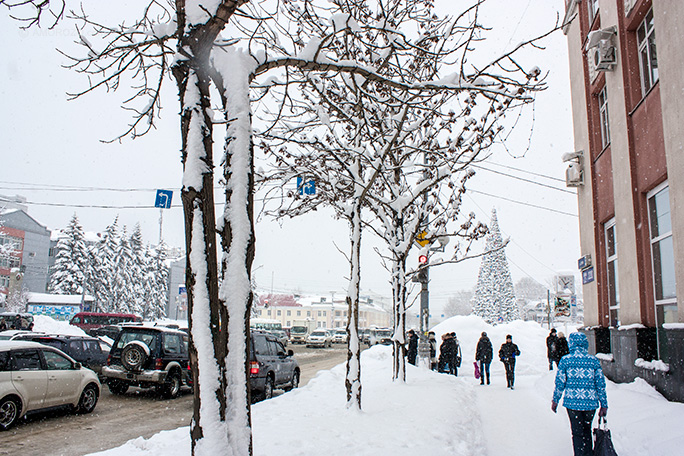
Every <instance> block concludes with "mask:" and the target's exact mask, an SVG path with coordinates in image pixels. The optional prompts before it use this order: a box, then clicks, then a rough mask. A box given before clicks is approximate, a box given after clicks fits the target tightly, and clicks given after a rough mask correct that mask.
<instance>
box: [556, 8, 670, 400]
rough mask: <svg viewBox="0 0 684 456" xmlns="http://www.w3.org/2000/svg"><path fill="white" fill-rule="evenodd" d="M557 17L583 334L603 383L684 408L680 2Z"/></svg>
mask: <svg viewBox="0 0 684 456" xmlns="http://www.w3.org/2000/svg"><path fill="white" fill-rule="evenodd" d="M565 7H566V15H565V26H564V27H563V31H564V33H565V34H566V36H567V40H568V49H569V59H570V79H571V93H572V108H573V123H574V140H575V152H574V153H571V154H565V155H564V157H563V160H564V161H566V162H567V163H568V170H567V173H566V180H567V184H568V185H569V186H573V187H577V190H578V205H579V221H580V222H579V224H580V247H581V250H582V251H581V259H580V261H579V262H578V267H580V269H581V270H582V278H583V292H584V324H585V329H584V331H585V332H586V334H587V336H588V337H589V339H590V342H591V349H592V350H594V351H595V352H596V353H602V355H599V358H600V359H601V360H602V365H603V369H604V372H605V373H606V375H607V376H608V377H609V378H611V379H613V380H615V381H620V382H628V381H632V380H633V379H634V378H635V377H642V378H644V379H646V380H647V381H648V382H649V383H651V384H653V385H655V386H656V387H657V388H658V389H659V390H660V391H661V392H662V393H663V394H664V395H665V396H666V397H668V398H670V399H675V400H679V401H682V400H684V366H683V364H684V324H683V322H684V309H679V299H678V297H680V296H684V276H683V274H684V263H683V262H682V259H684V179H682V177H681V176H682V172H684V153H683V152H684V122H683V120H682V119H684V105H683V104H682V99H683V96H684V46H682V45H681V44H682V34H681V27H680V24H682V21H684V2H682V1H681V0H565ZM654 360H661V361H663V362H664V363H665V364H664V365H663V364H662V363H654V362H652V361H654Z"/></svg>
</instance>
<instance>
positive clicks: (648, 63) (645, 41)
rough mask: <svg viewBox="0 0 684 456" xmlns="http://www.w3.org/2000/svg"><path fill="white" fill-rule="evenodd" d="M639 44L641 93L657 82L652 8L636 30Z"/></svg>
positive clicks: (656, 58) (644, 92)
mask: <svg viewBox="0 0 684 456" xmlns="http://www.w3.org/2000/svg"><path fill="white" fill-rule="evenodd" d="M637 42H638V43H639V65H640V68H641V89H642V93H643V94H644V95H646V92H648V91H649V90H651V87H653V86H654V85H655V83H656V82H657V81H658V57H657V54H656V42H655V30H654V28H653V8H651V10H650V11H649V12H648V13H647V14H646V17H645V18H644V20H643V21H642V22H641V24H640V25H639V28H638V29H637Z"/></svg>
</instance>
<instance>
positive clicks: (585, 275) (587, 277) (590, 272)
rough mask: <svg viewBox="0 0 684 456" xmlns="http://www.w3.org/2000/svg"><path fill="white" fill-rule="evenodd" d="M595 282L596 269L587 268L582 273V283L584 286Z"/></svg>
mask: <svg viewBox="0 0 684 456" xmlns="http://www.w3.org/2000/svg"><path fill="white" fill-rule="evenodd" d="M593 281H594V268H593V267H591V268H587V269H585V270H584V271H582V283H583V284H585V285H586V284H588V283H589V282H593Z"/></svg>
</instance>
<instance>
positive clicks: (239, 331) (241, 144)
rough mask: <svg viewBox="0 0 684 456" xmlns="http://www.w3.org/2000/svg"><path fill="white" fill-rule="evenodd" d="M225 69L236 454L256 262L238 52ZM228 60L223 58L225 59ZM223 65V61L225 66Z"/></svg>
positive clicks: (219, 82)
mask: <svg viewBox="0 0 684 456" xmlns="http://www.w3.org/2000/svg"><path fill="white" fill-rule="evenodd" d="M226 55H230V56H231V57H232V58H229V59H227V62H228V64H227V66H228V67H229V68H230V70H231V71H229V72H228V74H224V73H225V72H226V71H227V70H226V69H225V68H222V69H219V72H217V73H216V74H214V75H213V77H214V81H215V82H216V86H217V87H218V90H219V93H220V94H221V100H222V102H223V107H224V113H225V118H226V120H227V121H228V131H227V134H226V143H225V150H224V159H223V177H224V180H225V182H226V191H225V198H226V199H225V203H226V208H225V211H224V213H223V223H222V224H221V225H222V227H221V229H220V234H221V247H222V258H221V279H222V280H221V290H220V299H221V301H222V303H223V305H222V306H221V318H222V320H226V321H227V323H228V326H227V331H226V333H227V334H228V340H227V344H228V352H227V354H226V365H227V369H226V376H227V384H228V385H229V388H228V389H227V391H226V395H227V397H226V399H227V404H226V415H227V416H228V417H230V419H229V422H228V428H227V431H228V441H229V444H230V449H231V450H232V453H229V454H233V455H235V456H242V455H251V454H252V433H251V408H250V402H251V401H250V395H249V362H250V358H249V355H250V350H249V346H250V338H249V333H250V332H249V319H250V310H251V307H252V299H253V295H252V287H251V270H252V262H253V260H254V250H255V237H254V156H253V143H252V132H251V123H252V117H251V112H250V103H249V72H248V71H242V72H241V71H239V70H240V69H243V70H245V69H247V68H248V66H247V65H243V64H241V62H240V59H241V58H242V57H244V55H243V54H241V53H240V52H238V51H233V52H232V53H229V54H224V57H226ZM226 58H227V57H226ZM225 64H226V61H224V62H223V65H225Z"/></svg>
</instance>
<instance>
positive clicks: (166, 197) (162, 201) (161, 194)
mask: <svg viewBox="0 0 684 456" xmlns="http://www.w3.org/2000/svg"><path fill="white" fill-rule="evenodd" d="M172 197H173V192H172V191H171V190H157V197H156V198H155V200H154V207H160V208H162V209H168V208H170V207H171V198H172Z"/></svg>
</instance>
